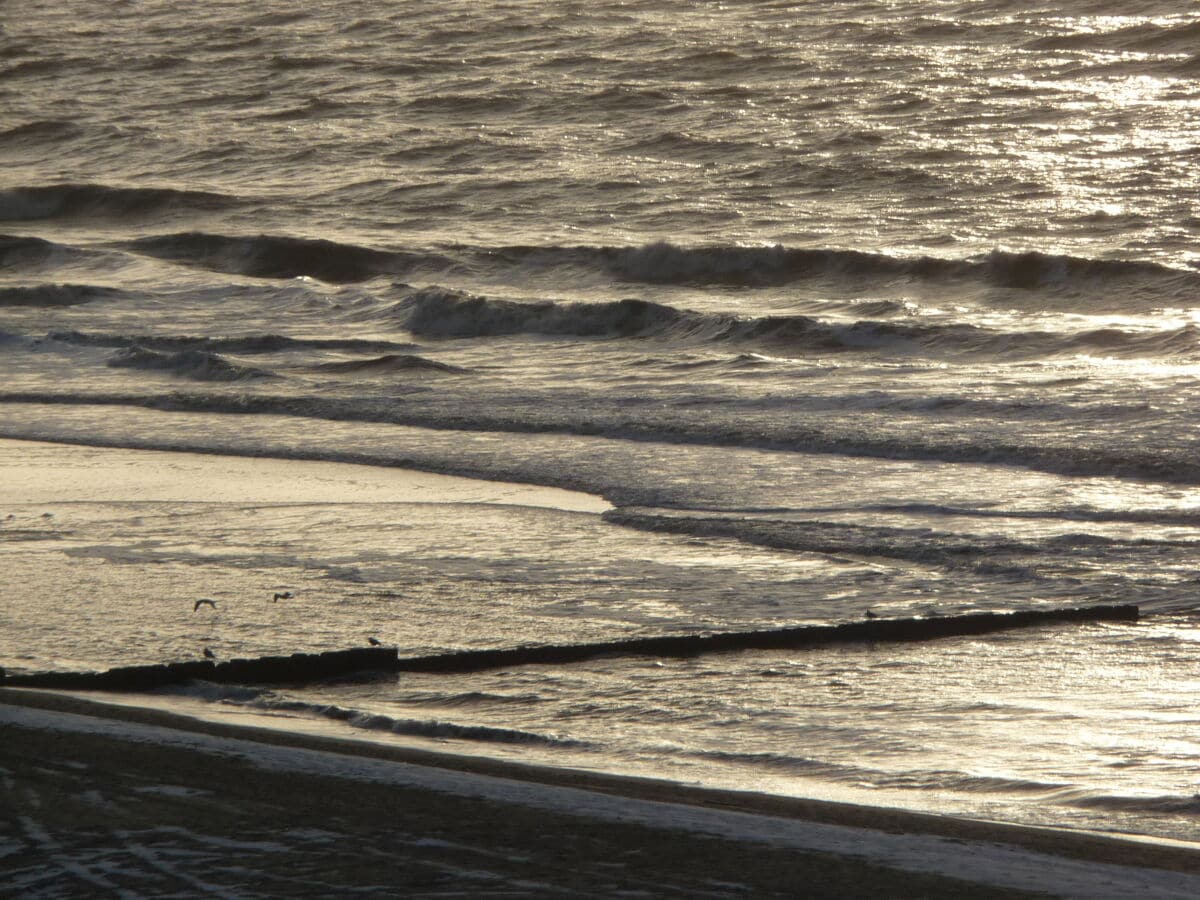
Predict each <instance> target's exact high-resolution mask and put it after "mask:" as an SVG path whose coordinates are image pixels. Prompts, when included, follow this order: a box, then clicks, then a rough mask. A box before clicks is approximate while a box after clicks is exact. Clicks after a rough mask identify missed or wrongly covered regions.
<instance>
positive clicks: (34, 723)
mask: <svg viewBox="0 0 1200 900" xmlns="http://www.w3.org/2000/svg"><path fill="white" fill-rule="evenodd" d="M0 704H2V705H0V785H2V791H0V793H2V794H3V796H4V800H3V803H0V808H2V809H4V810H5V812H4V813H2V814H0V893H3V894H10V893H11V894H16V895H21V896H28V897H37V896H47V897H49V896H55V897H61V896H81V897H82V896H96V895H98V894H100V893H111V894H116V895H125V896H145V895H162V894H167V893H171V894H179V895H183V896H209V895H217V896H231V897H232V896H238V897H247V896H317V895H322V896H328V895H330V894H331V893H338V894H345V893H351V892H361V891H365V892H368V893H370V894H371V895H372V896H406V897H407V896H431V897H432V896H437V897H445V896H472V897H479V896H556V897H558V896H574V895H582V896H593V897H594V896H616V895H618V894H619V895H622V896H653V897H663V896H688V897H701V896H714V897H726V896H728V897H734V896H808V897H947V898H949V897H964V896H970V897H1018V896H1029V895H1035V894H1045V895H1052V896H1077V897H1094V898H1099V897H1106V896H1111V897H1128V896H1138V897H1190V896H1195V895H1196V893H1197V891H1198V890H1200V855H1198V854H1196V853H1195V852H1194V851H1193V850H1191V849H1188V848H1186V847H1173V846H1170V845H1164V844H1159V843H1144V842H1134V841H1126V840H1117V839H1112V838H1106V837H1099V836H1089V835H1080V834H1073V833H1068V832H1057V831H1051V830H1040V829H1028V828H1018V827H1014V826H1004V825H993V824H989V823H980V822H970V821H961V820H954V819H947V818H940V817H935V816H925V815H915V814H910V813H903V812H899V811H892V810H881V809H871V808H867V807H859V806H847V805H842V804H830V803H816V802H811V801H798V800H791V799H786V798H778V797H767V796H760V795H754V794H742V793H732V792H719V791H706V790H700V789H692V788H687V787H683V786H679V785H674V784H670V783H666V782H656V781H647V780H639V779H627V778H617V777H614V776H606V775H600V774H595V773H584V772H577V771H564V770H553V769H540V768H535V767H528V766H521V765H518V764H512V763H503V762H498V761H489V760H479V759H476V758H469V757H456V756H452V755H448V754H447V755H442V754H437V753H429V752H425V751H418V750H410V749H404V748H397V747H386V746H380V745H372V744H367V743H360V742H355V741H346V740H339V739H332V738H319V737H311V736H303V735H296V734H291V733H288V732H280V731H270V730H264V729H256V728H247V727H242V726H232V725H224V724H216V723H202V722H199V721H197V720H194V719H189V718H186V717H182V716H177V715H174V714H170V713H163V712H160V711H151V710H141V709H131V708H127V707H115V706H110V705H107V704H101V703H96V702H93V701H89V700H82V699H79V698H74V697H66V696H62V695H56V694H53V693H48V692H34V691H16V690H11V689H9V690H0Z"/></svg>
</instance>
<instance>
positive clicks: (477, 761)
mask: <svg viewBox="0 0 1200 900" xmlns="http://www.w3.org/2000/svg"><path fill="white" fill-rule="evenodd" d="M0 723H2V725H0V730H3V731H4V732H5V735H6V741H5V743H8V744H9V745H10V746H11V747H16V746H17V745H19V744H21V740H20V739H16V740H14V738H15V736H16V735H17V734H18V733H23V734H26V735H28V734H29V733H30V732H29V729H31V728H32V729H34V730H41V731H45V730H47V729H49V730H51V731H57V732H58V733H60V735H67V734H69V735H71V740H69V741H67V740H60V741H59V742H58V746H60V747H61V748H62V752H63V753H68V752H76V753H78V752H80V749H79V748H86V747H87V746H88V745H89V742H95V741H101V742H102V743H103V742H109V741H117V742H118V743H121V744H123V745H133V744H136V745H137V746H138V747H139V748H140V750H139V752H141V751H144V750H145V749H146V745H147V744H150V745H152V747H153V752H155V753H157V752H168V750H169V752H171V753H174V752H176V751H177V750H178V751H180V752H185V753H190V754H197V753H199V754H203V756H204V758H205V760H210V759H211V758H212V757H214V756H224V755H229V754H233V755H235V756H242V757H244V758H247V759H251V758H261V759H264V760H269V762H266V763H264V764H265V765H268V766H269V767H270V768H271V769H272V770H274V771H278V769H279V767H282V768H283V769H285V770H287V771H289V772H290V773H291V775H290V776H289V777H293V778H295V779H298V780H305V779H309V778H313V777H324V778H335V779H339V780H342V781H349V782H354V783H356V784H360V785H361V784H372V785H375V787H376V788H378V787H379V785H380V784H381V783H384V784H387V785H390V786H391V789H396V790H412V789H417V790H424V791H432V792H435V793H436V794H438V795H439V796H441V795H442V794H449V795H453V796H455V797H460V798H462V797H466V798H468V802H474V803H485V804H489V803H490V804H495V803H499V804H500V805H501V806H502V807H504V808H505V809H506V810H508V811H509V812H511V811H512V810H513V809H516V808H520V809H522V810H525V811H526V812H528V811H533V812H534V814H535V815H552V816H562V815H565V816H568V817H573V818H572V821H574V819H578V818H582V819H584V820H586V821H587V822H589V823H592V824H593V825H595V824H596V823H607V825H606V826H605V827H618V826H619V827H625V826H628V825H636V826H637V827H640V828H645V827H649V828H651V829H652V830H654V831H655V832H656V833H658V834H667V833H671V834H674V836H675V837H676V838H678V839H679V840H682V841H684V842H685V843H686V842H688V841H690V840H692V839H693V838H694V837H695V836H696V835H697V834H706V835H708V836H709V838H710V839H711V838H712V836H713V834H714V832H715V833H716V834H717V836H718V838H719V839H720V840H722V841H726V842H730V846H735V847H736V848H739V849H738V852H747V848H758V849H759V850H762V851H763V852H767V851H768V850H769V851H770V852H771V853H776V852H778V851H781V850H782V851H786V852H788V853H793V854H794V853H798V852H799V853H817V854H824V855H825V856H830V857H833V858H837V859H845V858H847V857H855V858H858V857H865V858H866V859H869V860H871V861H872V862H873V863H874V864H876V865H882V866H887V867H894V868H895V869H896V870H902V871H903V872H904V873H905V877H907V876H910V875H911V876H912V877H917V876H918V875H921V874H922V873H924V874H927V875H933V876H935V877H958V878H960V879H963V880H967V881H970V882H974V883H978V884H990V885H992V886H993V887H995V888H997V889H1000V890H1002V891H1007V892H1019V891H1022V890H1048V891H1050V892H1051V893H1052V894H1060V895H1063V896H1088V895H1089V894H1090V893H1094V891H1095V890H1099V887H1097V885H1104V884H1110V883H1112V884H1114V885H1115V884H1116V882H1120V881H1121V880H1122V878H1121V877H1118V876H1121V875H1122V873H1123V875H1124V880H1125V881H1126V882H1127V883H1126V885H1125V886H1124V887H1121V888H1120V890H1124V891H1128V890H1132V889H1133V887H1134V882H1136V883H1137V884H1138V885H1141V887H1139V888H1138V890H1139V891H1141V892H1142V893H1141V895H1142V896H1186V895H1187V894H1186V891H1187V890H1191V891H1195V890H1196V889H1197V888H1200V852H1197V850H1198V849H1200V848H1192V847H1189V846H1188V845H1184V844H1182V843H1178V842H1177V843H1170V842H1163V841H1157V840H1143V839H1138V838H1136V837H1128V838H1125V837H1119V836H1105V835H1097V834H1093V833H1081V832H1069V831H1059V830H1054V829H1045V828H1035V827H1029V826H1018V825H1009V824H1004V823H992V822H984V821H977V820H967V819H955V818H950V817H943V816H936V815H929V814H923V813H914V812H907V811H902V810H895V809H887V808H878V807H867V806H855V805H851V804H843V803H834V802H829V801H815V800H802V799H793V798H786V797H776V796H771V795H765V794H753V793H744V792H738V791H727V790H714V789H707V788H698V787H692V786H689V785H683V784H675V783H671V782H667V781H660V780H655V779H645V778H637V777H629V776H617V775H609V774H604V773H597V772H590V771H581V770H577V769H553V768H548V767H544V766H536V765H530V764H525V763H520V762H512V761H505V760H495V759H487V758H479V757H470V756H464V755H459V754H454V753H441V752H437V751H431V750H424V749H419V748H408V747H397V746H385V745H380V744H372V743H368V742H360V741H355V740H351V739H346V738H338V737H325V736H316V735H307V734H299V733H292V732H286V731H277V730H273V729H268V728H261V727H256V726H248V725H240V724H239V725H232V724H225V723H215V722H205V721H200V720H197V719H192V718H190V717H187V716H183V715H180V714H177V713H171V712H165V711H160V710H152V709H145V708H138V707H125V706H115V705H112V704H107V703H103V702H100V701H96V700H92V699H84V698H79V697H74V696H66V695H62V694H56V693H52V692H42V691H32V690H22V689H11V688H4V689H0ZM22 729H24V731H22ZM68 748H69V749H68ZM101 755H102V756H103V755H104V754H103V753H101ZM210 768H211V767H210V765H209V762H205V764H204V765H203V767H202V769H203V771H205V772H208V771H210ZM205 777H208V776H205ZM505 814H506V815H507V814H508V813H505ZM434 820H435V821H436V820H437V816H436V815H435V816H434ZM442 824H443V825H445V824H446V823H442ZM681 835H683V836H682V837H681ZM854 848H861V849H860V850H858V851H855V849H854ZM756 852H757V851H756ZM2 865H3V863H0V866H2ZM1089 873H1092V875H1093V876H1094V878H1095V880H1096V884H1093V885H1091V886H1090V887H1081V886H1080V885H1079V879H1084V880H1085V881H1086V879H1087V878H1088V877H1089ZM764 877H766V876H764ZM1031 879H1032V880H1031ZM1038 879H1044V880H1045V884H1044V885H1043V886H1039V884H1038V881H1037V880H1038ZM1114 879H1116V882H1114ZM1129 879H1132V881H1129ZM1147 881H1148V882H1149V883H1150V887H1149V889H1148V890H1147V888H1146V882H1147ZM1059 882H1061V884H1058V883H1059ZM1056 884H1057V885H1058V886H1057V887H1056ZM1072 885H1074V887H1072ZM760 886H761V885H760ZM1058 888H1063V890H1059V889H1058ZM921 890H922V891H925V893H921V892H920V891H918V892H917V895H921V896H937V895H938V894H937V893H936V892H934V893H929V892H928V888H927V887H925V888H922V889H921ZM1176 890H1183V891H1185V893H1181V894H1177V893H1175V891H1176ZM1113 891H1114V892H1113V893H1111V895H1112V896H1120V893H1119V892H1118V891H1116V888H1115V887H1114V888H1113ZM837 895H838V894H836V893H835V894H831V895H830V896H837ZM953 895H954V891H950V893H949V894H947V896H953ZM1011 895H1012V896H1017V895H1019V894H1018V893H1011ZM896 896H901V894H897V895H896ZM905 896H907V895H905ZM1095 896H1101V895H1100V894H1096V895H1095Z"/></svg>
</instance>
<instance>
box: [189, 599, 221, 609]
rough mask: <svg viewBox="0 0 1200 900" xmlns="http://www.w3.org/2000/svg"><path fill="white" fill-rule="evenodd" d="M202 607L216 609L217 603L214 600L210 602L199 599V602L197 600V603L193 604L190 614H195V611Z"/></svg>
mask: <svg viewBox="0 0 1200 900" xmlns="http://www.w3.org/2000/svg"><path fill="white" fill-rule="evenodd" d="M202 606H211V607H212V608H213V609H216V608H217V601H216V600H210V599H208V597H201V598H200V599H199V600H197V601H196V602H195V604H194V605H193V606H192V612H195V611H196V610H198V609H199V608H200V607H202Z"/></svg>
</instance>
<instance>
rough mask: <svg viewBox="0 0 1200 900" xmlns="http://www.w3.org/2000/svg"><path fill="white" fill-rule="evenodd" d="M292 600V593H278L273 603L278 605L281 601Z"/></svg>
mask: <svg viewBox="0 0 1200 900" xmlns="http://www.w3.org/2000/svg"><path fill="white" fill-rule="evenodd" d="M291 599H292V592H291V591H277V592H276V593H275V598H274V599H273V600H272V601H271V602H272V603H278V602H279V601H280V600H291Z"/></svg>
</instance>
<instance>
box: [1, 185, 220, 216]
mask: <svg viewBox="0 0 1200 900" xmlns="http://www.w3.org/2000/svg"><path fill="white" fill-rule="evenodd" d="M236 203H237V201H236V200H235V199H234V198H233V197H229V196H227V195H225V194H217V193H213V192H210V191H192V190H182V189H178V188H167V187H154V188H143V187H137V188H131V187H113V186H109V185H105V184H52V185H38V186H30V187H16V188H9V189H8V190H4V191H0V220H7V221H28V220H34V219H61V218H71V217H73V216H101V217H105V218H124V217H142V216H147V215H154V214H159V213H164V212H170V211H186V212H211V211H217V210H222V209H228V208H230V207H232V206H234V205H236Z"/></svg>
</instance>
